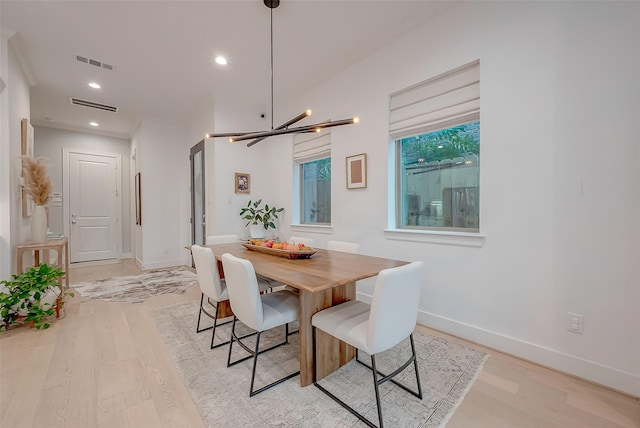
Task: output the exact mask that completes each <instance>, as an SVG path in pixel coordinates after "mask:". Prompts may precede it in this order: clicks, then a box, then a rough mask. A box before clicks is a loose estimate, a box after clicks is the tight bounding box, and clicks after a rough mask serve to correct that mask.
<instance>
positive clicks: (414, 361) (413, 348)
mask: <svg viewBox="0 0 640 428" xmlns="http://www.w3.org/2000/svg"><path fill="white" fill-rule="evenodd" d="M409 339H410V340H411V353H412V354H413V368H414V370H415V371H416V382H417V383H418V395H417V397H418V398H419V399H421V400H422V385H420V373H418V357H417V356H416V347H415V345H414V344H413V333H411V334H410V335H409Z"/></svg>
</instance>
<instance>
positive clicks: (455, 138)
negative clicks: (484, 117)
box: [389, 61, 480, 233]
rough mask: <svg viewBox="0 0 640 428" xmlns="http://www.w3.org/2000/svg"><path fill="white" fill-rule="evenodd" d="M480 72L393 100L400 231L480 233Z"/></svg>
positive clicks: (463, 72)
mask: <svg viewBox="0 0 640 428" xmlns="http://www.w3.org/2000/svg"><path fill="white" fill-rule="evenodd" d="M479 66H480V64H479V62H478V61H475V62H473V63H471V64H467V65H464V66H462V67H459V68H457V69H455V70H452V71H450V72H447V73H444V74H441V75H439V76H436V77H434V78H432V79H429V80H427V81H425V82H422V83H420V84H418V85H414V86H412V87H410V88H407V89H405V90H402V91H400V92H398V93H395V94H392V95H391V103H390V115H389V132H390V135H391V137H392V138H393V140H394V142H395V148H396V198H395V204H396V210H395V211H396V227H398V228H405V229H436V230H452V231H464V232H474V233H475V232H479V230H480V215H479V206H480V205H479V202H480V72H479Z"/></svg>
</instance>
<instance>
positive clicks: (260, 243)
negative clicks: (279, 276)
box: [242, 239, 316, 259]
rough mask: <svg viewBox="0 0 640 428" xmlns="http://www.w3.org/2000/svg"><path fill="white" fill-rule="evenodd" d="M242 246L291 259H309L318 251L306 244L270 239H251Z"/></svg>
mask: <svg viewBox="0 0 640 428" xmlns="http://www.w3.org/2000/svg"><path fill="white" fill-rule="evenodd" d="M242 245H244V246H245V248H247V249H248V250H252V251H259V252H261V253H266V254H272V255H275V256H279V257H286V258H289V259H308V258H309V257H311V256H312V255H313V254H315V253H316V250H314V249H313V248H311V247H307V246H305V245H304V244H291V243H289V242H281V241H272V240H270V239H250V240H249V242H247V243H243V244H242Z"/></svg>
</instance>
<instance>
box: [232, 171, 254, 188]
mask: <svg viewBox="0 0 640 428" xmlns="http://www.w3.org/2000/svg"><path fill="white" fill-rule="evenodd" d="M235 190H236V193H251V174H246V173H244V172H236V175H235Z"/></svg>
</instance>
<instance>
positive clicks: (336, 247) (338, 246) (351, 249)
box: [327, 241, 360, 254]
mask: <svg viewBox="0 0 640 428" xmlns="http://www.w3.org/2000/svg"><path fill="white" fill-rule="evenodd" d="M327 250H331V251H342V252H343V253H353V254H359V253H360V244H358V243H356V242H346V241H329V242H327Z"/></svg>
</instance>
